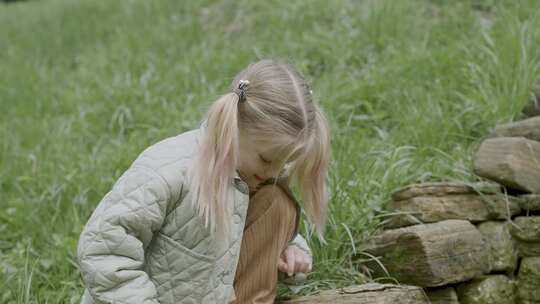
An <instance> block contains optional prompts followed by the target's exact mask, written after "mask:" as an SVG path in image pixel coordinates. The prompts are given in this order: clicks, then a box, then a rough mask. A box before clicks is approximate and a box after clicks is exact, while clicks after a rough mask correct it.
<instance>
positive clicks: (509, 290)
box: [456, 274, 515, 304]
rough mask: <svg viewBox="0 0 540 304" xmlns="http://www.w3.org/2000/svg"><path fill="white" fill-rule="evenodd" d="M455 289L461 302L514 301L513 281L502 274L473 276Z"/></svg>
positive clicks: (495, 303)
mask: <svg viewBox="0 0 540 304" xmlns="http://www.w3.org/2000/svg"><path fill="white" fill-rule="evenodd" d="M456 290H457V294H458V298H459V302H460V303H461V304H514V303H515V283H514V281H512V280H510V279H509V278H508V277H507V276H505V275H502V274H498V275H486V276H481V277H478V278H474V279H472V280H471V281H469V282H466V283H462V284H459V285H458V286H457V288H456Z"/></svg>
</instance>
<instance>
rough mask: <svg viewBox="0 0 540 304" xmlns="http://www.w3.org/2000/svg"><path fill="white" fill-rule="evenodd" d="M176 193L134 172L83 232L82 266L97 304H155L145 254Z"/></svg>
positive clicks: (148, 173) (147, 172)
mask: <svg viewBox="0 0 540 304" xmlns="http://www.w3.org/2000/svg"><path fill="white" fill-rule="evenodd" d="M169 198H170V189H169V187H168V185H167V182H166V181H165V180H164V179H163V178H162V177H161V176H160V175H159V174H158V173H157V172H155V171H154V170H152V169H150V168H147V167H141V166H132V167H130V168H128V170H126V171H125V172H124V174H122V176H121V177H120V178H119V179H118V180H117V182H116V183H115V184H114V186H113V188H112V189H111V190H110V191H109V192H108V193H107V194H106V195H105V196H104V197H103V199H102V200H101V202H100V203H99V204H98V206H97V207H96V209H95V210H94V212H93V213H92V215H91V217H90V219H89V220H88V222H87V224H86V225H85V227H84V228H83V231H82V232H81V236H80V238H79V242H78V244H77V261H78V264H79V268H80V271H81V275H82V279H83V282H84V284H85V285H86V288H87V289H88V291H89V293H90V294H91V295H92V298H93V299H94V301H95V302H97V303H130V304H137V303H144V304H150V303H152V304H155V303H158V301H157V300H156V296H157V292H156V286H155V285H154V283H153V282H152V281H151V280H150V278H149V276H148V274H147V273H146V272H145V271H144V270H143V263H144V251H145V248H146V247H147V246H148V244H149V242H150V241H151V239H152V235H153V233H154V232H155V231H157V230H159V228H160V227H161V225H162V224H163V221H164V218H165V213H166V210H167V204H168V201H169Z"/></svg>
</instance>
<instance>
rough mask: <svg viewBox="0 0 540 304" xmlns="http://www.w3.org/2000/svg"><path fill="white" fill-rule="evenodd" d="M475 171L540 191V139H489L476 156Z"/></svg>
mask: <svg viewBox="0 0 540 304" xmlns="http://www.w3.org/2000/svg"><path fill="white" fill-rule="evenodd" d="M474 172H475V173H476V174H477V175H479V176H482V177H485V178H488V179H491V180H493V181H496V182H499V183H501V184H503V185H505V186H507V187H508V188H511V189H517V190H521V191H525V192H530V193H540V142H537V141H534V140H529V139H526V138H524V137H498V138H489V139H486V140H484V142H482V144H481V145H480V148H479V149H478V152H477V153H476V155H475V159H474Z"/></svg>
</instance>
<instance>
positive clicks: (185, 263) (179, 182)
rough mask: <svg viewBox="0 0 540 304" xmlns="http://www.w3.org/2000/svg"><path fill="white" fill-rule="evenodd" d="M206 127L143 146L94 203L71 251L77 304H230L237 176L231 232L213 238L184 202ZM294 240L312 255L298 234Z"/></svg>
mask: <svg viewBox="0 0 540 304" xmlns="http://www.w3.org/2000/svg"><path fill="white" fill-rule="evenodd" d="M204 129H205V126H204V124H202V125H201V127H200V128H198V129H195V130H191V131H187V132H185V133H182V134H179V135H177V136H174V137H169V138H166V139H164V140H161V141H159V142H157V143H155V144H153V145H151V146H150V147H148V148H146V149H145V150H144V151H143V152H142V153H141V154H140V155H139V156H138V157H137V158H136V160H135V161H134V162H133V163H132V165H131V166H130V167H129V168H128V169H127V170H126V171H125V172H124V173H123V174H122V175H121V176H120V178H119V179H118V180H117V181H116V183H115V184H114V186H113V187H112V189H111V190H110V191H109V192H108V193H107V194H106V195H105V196H104V197H103V199H102V200H101V202H100V203H99V204H98V206H97V207H96V209H95V210H94V212H93V213H92V215H91V216H90V219H89V220H88V222H87V224H86V225H85V226H84V228H83V231H82V232H81V236H80V239H79V242H78V246H77V261H78V265H79V268H80V272H81V276H82V280H83V282H84V285H85V290H84V294H83V297H82V302H81V303H125V304H137V303H145V304H150V303H152V304H154V303H162V304H168V303H170V304H172V303H175V304H180V303H228V301H229V300H230V299H231V297H232V286H233V280H234V275H235V270H236V266H237V262H238V255H239V250H240V244H241V240H242V234H243V228H244V221H245V218H246V211H247V206H248V202H249V193H248V187H247V184H246V183H245V182H244V181H243V180H242V179H240V177H239V176H238V173H237V172H236V175H235V177H234V179H233V180H231V186H232V187H233V189H234V191H231V192H230V193H231V194H230V203H229V204H227V207H228V208H229V212H230V213H229V214H232V215H233V216H231V217H230V218H229V225H230V227H231V229H229V230H230V233H229V234H228V236H227V237H226V238H218V237H216V236H211V235H210V234H209V232H208V229H206V228H205V227H204V225H203V222H202V220H201V218H200V217H199V216H196V214H195V212H194V209H193V208H192V207H191V205H190V204H189V201H190V195H191V194H190V193H189V191H187V187H186V185H187V181H188V179H189V176H188V175H187V174H186V171H187V168H188V165H189V163H190V162H191V161H192V156H193V152H194V148H195V147H196V145H197V144H198V142H199V140H200V138H201V134H203V132H204ZM293 243H295V244H296V245H298V246H299V247H300V248H302V249H304V250H305V251H306V252H308V253H309V254H311V252H310V250H309V247H308V246H307V244H306V241H305V239H303V238H302V237H301V236H300V235H299V234H297V235H296V237H295V238H294V240H293Z"/></svg>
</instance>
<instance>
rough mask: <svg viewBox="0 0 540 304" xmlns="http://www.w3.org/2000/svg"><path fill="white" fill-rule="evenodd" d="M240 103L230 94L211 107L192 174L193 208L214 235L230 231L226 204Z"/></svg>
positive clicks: (234, 160)
mask: <svg viewBox="0 0 540 304" xmlns="http://www.w3.org/2000/svg"><path fill="white" fill-rule="evenodd" d="M238 102H239V97H238V95H237V94H235V93H234V92H231V93H228V94H225V95H223V96H221V97H220V98H219V99H218V100H216V101H215V102H214V103H213V104H212V106H211V107H210V109H209V110H208V112H207V116H206V117H207V119H206V120H205V123H206V127H205V128H204V129H205V133H204V135H203V137H202V140H201V142H200V145H199V150H198V151H197V153H196V155H195V159H194V162H193V166H192V167H191V174H190V176H191V183H190V192H191V193H193V195H192V201H191V204H192V206H193V207H194V208H195V209H196V210H197V213H198V214H199V215H200V216H201V217H203V219H204V225H205V226H206V227H209V228H210V231H211V232H212V233H213V232H214V231H215V230H217V229H218V228H219V231H220V232H223V235H226V234H227V232H228V229H229V227H228V225H227V221H226V219H227V218H229V216H230V215H229V214H228V213H227V206H226V202H227V198H228V195H229V191H230V187H229V185H230V181H231V179H232V178H233V176H234V171H235V170H236V167H237V160H238V153H239V146H238V145H239V140H238V136H239V134H238Z"/></svg>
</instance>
